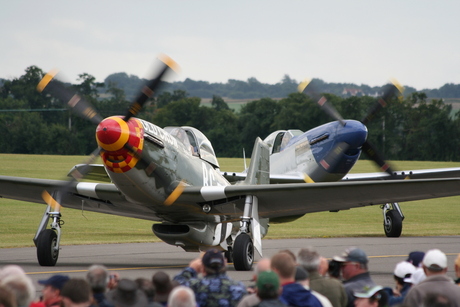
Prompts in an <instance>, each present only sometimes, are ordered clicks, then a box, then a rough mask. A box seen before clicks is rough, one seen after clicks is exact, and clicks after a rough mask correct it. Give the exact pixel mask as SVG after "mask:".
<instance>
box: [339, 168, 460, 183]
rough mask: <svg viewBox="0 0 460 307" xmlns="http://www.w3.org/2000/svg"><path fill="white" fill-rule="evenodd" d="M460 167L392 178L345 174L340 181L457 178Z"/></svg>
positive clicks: (368, 174) (410, 172)
mask: <svg viewBox="0 0 460 307" xmlns="http://www.w3.org/2000/svg"><path fill="white" fill-rule="evenodd" d="M459 177H460V167H451V168H434V169H419V170H413V171H397V172H395V174H394V176H390V175H389V174H388V173H385V172H379V173H359V174H358V173H357V174H347V175H346V176H345V177H343V179H342V181H361V180H393V179H427V178H459Z"/></svg>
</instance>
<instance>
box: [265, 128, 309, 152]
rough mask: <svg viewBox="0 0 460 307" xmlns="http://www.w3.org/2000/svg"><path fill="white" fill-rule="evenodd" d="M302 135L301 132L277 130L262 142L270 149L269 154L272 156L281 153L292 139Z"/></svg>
mask: <svg viewBox="0 0 460 307" xmlns="http://www.w3.org/2000/svg"><path fill="white" fill-rule="evenodd" d="M302 134H303V131H302V130H297V129H293V130H278V131H275V132H273V133H271V134H270V135H269V136H267V137H266V138H265V140H264V142H265V143H267V144H268V146H270V147H271V153H272V154H274V153H277V152H280V151H282V150H283V149H284V148H285V147H286V145H287V144H288V143H289V141H290V140H291V139H292V138H293V137H295V136H298V135H302Z"/></svg>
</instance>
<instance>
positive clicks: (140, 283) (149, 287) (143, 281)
mask: <svg viewBox="0 0 460 307" xmlns="http://www.w3.org/2000/svg"><path fill="white" fill-rule="evenodd" d="M134 282H135V283H136V284H137V287H138V288H139V289H140V290H142V291H143V292H144V294H145V296H147V300H148V301H149V302H153V298H154V297H155V288H154V287H153V283H152V282H151V281H150V280H148V279H147V278H136V279H135V280H134Z"/></svg>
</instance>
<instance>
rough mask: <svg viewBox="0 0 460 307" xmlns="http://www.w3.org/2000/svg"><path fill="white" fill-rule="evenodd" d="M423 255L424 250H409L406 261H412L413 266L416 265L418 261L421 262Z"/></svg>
mask: <svg viewBox="0 0 460 307" xmlns="http://www.w3.org/2000/svg"><path fill="white" fill-rule="evenodd" d="M424 256H425V253H424V252H418V251H415V252H411V253H409V257H407V260H406V261H407V262H410V263H412V264H413V265H414V266H415V267H418V266H419V264H420V262H422V260H423V257H424Z"/></svg>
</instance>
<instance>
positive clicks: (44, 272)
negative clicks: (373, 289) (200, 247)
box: [0, 236, 460, 291]
mask: <svg viewBox="0 0 460 307" xmlns="http://www.w3.org/2000/svg"><path fill="white" fill-rule="evenodd" d="M262 245H263V252H264V256H265V257H270V256H272V255H273V254H275V253H276V252H278V251H279V250H283V249H290V250H292V251H293V252H294V253H297V251H298V250H299V249H300V248H302V247H306V246H314V247H316V248H317V249H318V251H319V252H320V253H321V255H323V256H325V257H327V258H331V257H333V256H334V255H340V254H341V253H342V252H343V251H344V250H345V249H346V248H347V247H350V246H358V247H360V248H362V249H363V250H365V251H366V253H367V255H368V256H369V269H370V272H371V276H372V277H373V279H374V281H375V282H376V283H378V284H381V285H383V286H393V284H394V282H393V278H392V276H393V269H394V266H395V265H396V263H398V262H399V261H402V260H405V259H406V258H407V255H408V253H409V252H411V251H415V250H420V251H427V250H428V249H431V248H439V249H441V250H442V251H443V252H445V253H446V254H447V257H448V264H449V272H448V275H449V276H451V277H454V271H453V267H454V260H455V258H456V257H457V254H458V253H460V236H441V237H401V238H386V237H364V238H315V239H283V240H263V241H262ZM198 256H199V254H198V253H186V252H184V251H183V250H182V249H181V248H178V247H174V246H170V245H167V244H165V243H132V244H101V245H78V246H61V251H60V255H59V260H58V263H57V265H56V266H55V267H41V266H39V265H38V264H37V260H36V250H35V248H32V247H31V248H11V249H8V248H6V249H0V267H2V266H4V265H7V264H17V265H20V266H21V267H23V268H24V270H25V271H26V273H27V274H28V275H29V276H30V277H31V278H32V279H33V280H34V282H35V283H36V282H37V280H39V279H45V278H48V277H49V276H50V275H53V274H66V275H69V276H71V277H84V276H85V274H86V270H87V269H88V267H89V266H90V265H91V264H95V263H98V264H104V265H106V266H107V267H108V268H109V269H110V270H113V271H116V272H118V273H119V274H120V275H121V277H126V278H132V279H134V278H137V277H145V278H149V279H150V278H151V276H152V275H153V273H154V272H156V271H159V270H164V271H165V272H167V273H168V274H170V276H173V275H175V274H177V273H178V272H179V271H180V270H181V269H182V268H184V267H186V266H187V264H188V263H189V262H190V261H191V260H192V259H194V258H196V257H198ZM257 259H259V257H256V261H257ZM228 274H229V275H230V276H231V277H232V278H234V279H238V280H241V281H243V282H244V283H246V284H249V280H250V278H251V272H237V271H235V270H234V268H233V266H232V265H229V266H228ZM36 286H37V291H40V290H41V288H42V287H41V286H40V285H38V284H37V283H36Z"/></svg>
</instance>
